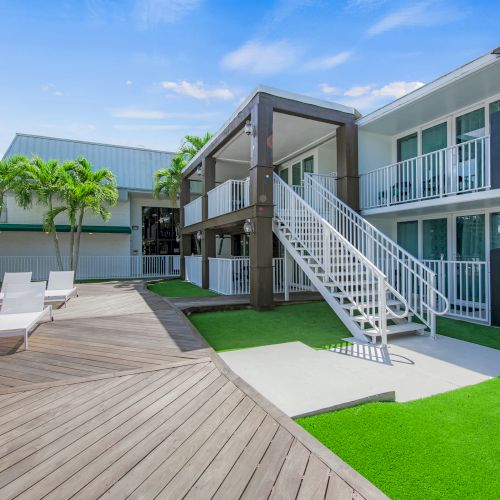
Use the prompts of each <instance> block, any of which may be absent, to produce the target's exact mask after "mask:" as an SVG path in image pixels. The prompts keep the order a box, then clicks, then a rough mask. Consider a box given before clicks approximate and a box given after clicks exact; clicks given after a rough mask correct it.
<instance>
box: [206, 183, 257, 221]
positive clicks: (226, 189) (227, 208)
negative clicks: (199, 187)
mask: <svg viewBox="0 0 500 500" xmlns="http://www.w3.org/2000/svg"><path fill="white" fill-rule="evenodd" d="M207 194H208V217H209V218H212V217H217V216H218V215H223V214H228V213H230V212H234V211H235V210H240V209H242V208H245V207H248V205H250V189H249V179H248V177H247V178H246V179H243V180H234V179H230V180H228V181H226V182H224V183H222V184H220V185H219V186H217V187H216V188H214V189H212V190H211V191H209V192H208V193H207Z"/></svg>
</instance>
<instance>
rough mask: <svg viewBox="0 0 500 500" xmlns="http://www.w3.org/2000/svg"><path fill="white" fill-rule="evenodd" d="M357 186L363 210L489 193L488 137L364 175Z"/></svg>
mask: <svg viewBox="0 0 500 500" xmlns="http://www.w3.org/2000/svg"><path fill="white" fill-rule="evenodd" d="M360 183H361V208H362V209H363V210H366V209H370V208H379V207H385V206H390V205H396V204H400V203H411V202H416V201H421V200H426V199H431V198H440V197H444V196H450V195H457V194H462V193H470V192H474V191H481V190H485V189H489V187H490V141H489V137H480V138H478V139H474V140H472V141H468V142H464V143H462V144H457V145H455V146H451V147H449V148H445V149H440V150H439V151H434V152H432V153H427V154H425V155H421V156H417V157H415V158H411V159H410V160H405V161H400V162H399V163H395V164H393V165H388V166H386V167H383V168H379V169H377V170H373V171H371V172H367V173H366V174H362V175H361V176H360Z"/></svg>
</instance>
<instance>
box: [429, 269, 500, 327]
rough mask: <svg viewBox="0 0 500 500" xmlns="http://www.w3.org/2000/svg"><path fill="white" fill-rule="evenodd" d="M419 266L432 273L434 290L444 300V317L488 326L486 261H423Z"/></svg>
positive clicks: (488, 291)
mask: <svg viewBox="0 0 500 500" xmlns="http://www.w3.org/2000/svg"><path fill="white" fill-rule="evenodd" d="M423 263H424V264H425V265H426V266H428V267H430V268H431V269H432V271H433V272H435V273H436V285H437V288H438V290H439V291H440V292H441V293H443V294H444V295H445V296H446V297H447V298H448V301H449V304H450V308H449V310H448V316H453V317H456V318H461V319H465V320H469V321H484V322H488V323H489V321H490V308H491V305H490V304H491V302H490V276H489V263H488V262H485V261H462V260H424V261H423ZM438 300H439V299H438ZM438 305H439V304H438ZM439 306H440V305H439Z"/></svg>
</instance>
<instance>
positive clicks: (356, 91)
mask: <svg viewBox="0 0 500 500" xmlns="http://www.w3.org/2000/svg"><path fill="white" fill-rule="evenodd" d="M371 88H372V86H371V85H357V86H354V87H351V88H350V89H347V90H346V91H345V92H344V95H346V96H348V97H361V96H362V95H366V94H368V93H369V92H370V90H371Z"/></svg>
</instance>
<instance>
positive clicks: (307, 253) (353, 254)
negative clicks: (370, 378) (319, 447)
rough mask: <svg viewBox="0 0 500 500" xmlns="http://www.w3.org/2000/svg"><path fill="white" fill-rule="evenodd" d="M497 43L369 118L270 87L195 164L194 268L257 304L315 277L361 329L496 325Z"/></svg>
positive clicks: (185, 196)
mask: <svg viewBox="0 0 500 500" xmlns="http://www.w3.org/2000/svg"><path fill="white" fill-rule="evenodd" d="M499 54H500V50H499V49H496V50H494V51H492V52H491V53H488V54H486V55H484V56H482V57H480V58H478V59H476V60H474V61H472V62H470V63H467V64H465V65H464V66H462V67H460V68H458V69H456V70H454V71H452V72H450V73H448V74H446V75H444V76H442V77H440V78H438V79H437V80H435V81H433V82H431V83H429V84H427V85H424V86H423V87H421V88H420V89H418V90H416V91H414V92H412V93H410V94H408V95H406V96H404V97H403V98H401V99H398V100H396V101H394V102H392V103H390V104H388V105H387V106H384V107H382V108H381V109H378V110H377V111H374V112H372V113H370V114H368V115H367V116H364V117H360V115H359V113H357V111H356V110H354V109H352V108H347V107H345V106H342V105H339V104H335V103H332V102H326V101H319V100H316V99H311V98H309V97H305V96H299V95H295V94H290V93H287V92H283V91H279V90H276V89H270V88H267V87H258V88H257V89H256V90H255V91H254V92H253V93H252V94H251V95H250V96H249V98H248V99H247V100H246V101H245V102H243V103H242V105H241V106H240V107H239V108H238V109H237V110H236V112H235V113H234V114H233V116H232V117H231V118H230V119H229V120H228V121H227V122H226V123H225V124H224V126H223V127H222V128H221V129H220V130H219V132H218V133H216V134H215V135H214V137H213V139H212V140H211V142H210V143H209V144H207V146H206V147H205V149H204V150H202V151H201V152H200V154H199V155H198V156H197V157H195V158H194V159H193V160H192V162H191V163H190V164H189V165H188V166H187V167H186V169H185V171H184V181H183V190H182V194H181V205H182V206H183V245H182V247H181V248H182V250H181V252H182V253H183V257H184V258H183V259H182V264H181V265H183V266H184V265H185V266H186V267H185V269H183V273H184V275H185V276H187V278H188V279H190V280H192V281H194V282H196V283H198V284H200V286H204V287H207V288H212V289H214V290H217V291H219V292H221V293H250V296H251V301H252V303H253V305H254V306H255V307H257V308H266V307H272V302H273V299H272V296H273V295H272V294H273V291H274V292H285V294H287V293H288V292H289V291H293V290H299V289H301V290H303V289H307V288H308V287H309V288H312V289H314V288H315V289H317V290H318V291H320V292H321V293H322V294H323V296H324V297H325V299H326V300H327V301H328V302H329V303H330V305H332V307H333V308H334V310H335V311H336V312H337V314H339V316H340V317H341V319H343V321H344V323H346V326H348V328H349V329H350V330H351V332H353V335H354V336H358V338H360V339H361V338H363V337H362V336H360V335H358V334H359V332H358V331H357V330H362V331H363V332H364V337H365V338H366V337H368V338H369V337H377V336H382V334H381V332H382V331H383V330H385V333H386V334H390V333H401V332H403V331H419V330H420V327H419V326H418V325H419V324H421V323H423V324H424V325H425V328H426V329H427V330H428V331H430V332H431V334H433V332H434V331H435V316H436V315H437V314H443V313H446V314H449V315H451V316H454V317H460V318H463V319H467V320H473V321H480V322H490V321H491V320H493V322H494V323H495V324H498V323H499V322H500V318H496V315H495V313H493V315H492V314H491V310H492V304H496V303H497V301H498V298H497V297H498V296H499V295H500V279H499V278H498V277H497V276H496V273H495V272H492V270H493V269H494V267H495V266H493V265H492V264H493V263H494V262H496V259H497V253H496V249H497V248H498V247H499V246H500V191H498V189H499V187H500V176H499V175H498V172H500V152H499V141H500V113H499V110H500V55H499ZM194 182H197V183H199V182H201V183H202V185H203V190H202V193H201V195H200V196H199V197H197V198H195V199H194V200H193V196H192V194H191V189H190V186H191V185H193V183H194ZM190 200H192V201H190ZM222 235H226V236H228V235H229V236H231V239H232V244H231V249H230V251H229V252H228V253H229V255H227V256H226V257H225V259H221V258H220V257H219V256H217V255H216V252H215V241H216V238H217V236H219V237H220V236H222ZM193 241H198V245H197V246H198V248H199V249H200V250H201V251H200V252H198V255H196V252H195V254H192V253H193V249H194V248H196V245H195V244H194V243H193ZM223 260H224V262H222V261H223ZM287 262H289V264H287ZM498 267H500V266H498ZM381 301H382V302H381ZM381 304H382V305H381ZM493 309H495V308H494V307H493ZM414 318H418V320H419V321H417V322H415V321H413V319H414ZM358 327H359V328H358ZM366 332H368V333H366ZM382 337H383V336H382Z"/></svg>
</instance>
